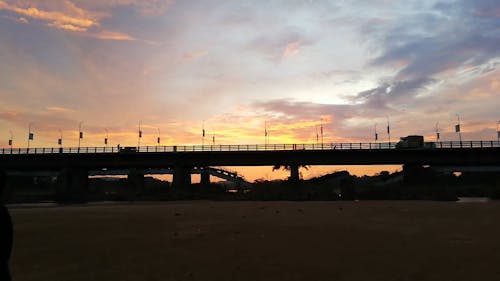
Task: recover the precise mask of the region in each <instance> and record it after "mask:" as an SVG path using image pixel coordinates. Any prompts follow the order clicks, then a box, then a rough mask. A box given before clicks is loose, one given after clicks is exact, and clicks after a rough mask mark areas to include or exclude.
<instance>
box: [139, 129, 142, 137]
mask: <svg viewBox="0 0 500 281" xmlns="http://www.w3.org/2000/svg"><path fill="white" fill-rule="evenodd" d="M139 137H140V138H142V131H141V130H139Z"/></svg>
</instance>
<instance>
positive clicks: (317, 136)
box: [314, 125, 319, 145]
mask: <svg viewBox="0 0 500 281" xmlns="http://www.w3.org/2000/svg"><path fill="white" fill-rule="evenodd" d="M314 128H315V129H316V145H318V144H319V134H318V125H316V126H314Z"/></svg>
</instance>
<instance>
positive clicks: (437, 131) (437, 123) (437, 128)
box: [436, 122, 440, 141]
mask: <svg viewBox="0 0 500 281" xmlns="http://www.w3.org/2000/svg"><path fill="white" fill-rule="evenodd" d="M439 137H440V135H439V122H436V141H439Z"/></svg>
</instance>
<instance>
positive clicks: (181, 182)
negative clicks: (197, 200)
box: [172, 166, 191, 189]
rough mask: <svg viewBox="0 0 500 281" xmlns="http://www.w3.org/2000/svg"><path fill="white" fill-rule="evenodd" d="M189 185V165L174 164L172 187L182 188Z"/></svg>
mask: <svg viewBox="0 0 500 281" xmlns="http://www.w3.org/2000/svg"><path fill="white" fill-rule="evenodd" d="M189 186H191V167H185V166H175V167H174V178H173V179H172V188H174V189H182V188H188V187H189Z"/></svg>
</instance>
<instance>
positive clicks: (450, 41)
mask: <svg viewBox="0 0 500 281" xmlns="http://www.w3.org/2000/svg"><path fill="white" fill-rule="evenodd" d="M498 10H500V5H499V4H498V2H497V1H485V0H482V1H465V0H463V1H456V2H452V3H447V4H443V3H439V4H437V5H435V6H434V7H431V8H430V9H428V10H425V11H423V12H421V13H414V14H410V15H409V16H407V17H401V18H397V19H395V20H394V21H392V22H390V23H385V24H384V29H383V30H377V31H374V32H371V33H370V32H368V33H367V34H366V36H373V37H375V38H377V39H375V42H374V43H375V44H378V45H379V46H380V48H381V50H382V52H381V53H380V54H379V55H378V56H377V57H376V58H375V59H374V60H373V61H372V65H374V66H378V67H386V66H393V67H396V68H399V70H398V72H397V74H396V78H397V79H409V78H410V79H412V78H416V77H434V76H438V75H447V76H450V75H451V76H453V75H454V74H455V73H456V72H459V71H460V70H461V69H464V68H478V67H482V65H484V64H488V63H490V62H491V61H492V60H494V59H497V58H499V56H500V48H498V46H499V45H500V25H499V24H498V19H497V18H496V16H495V17H493V18H492V17H491V16H490V14H489V13H488V15H489V16H485V11H492V12H493V14H496V13H497V12H495V11H498Z"/></svg>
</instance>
